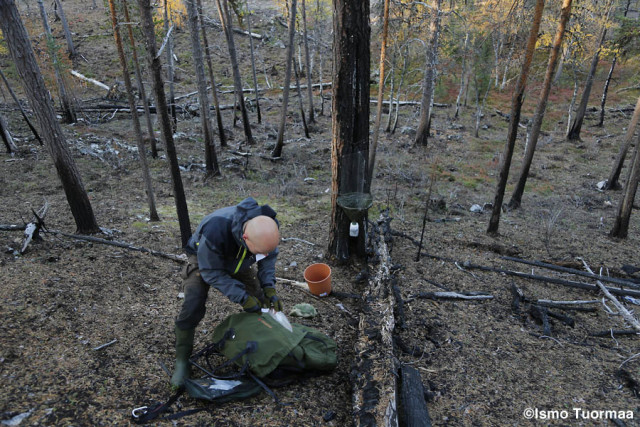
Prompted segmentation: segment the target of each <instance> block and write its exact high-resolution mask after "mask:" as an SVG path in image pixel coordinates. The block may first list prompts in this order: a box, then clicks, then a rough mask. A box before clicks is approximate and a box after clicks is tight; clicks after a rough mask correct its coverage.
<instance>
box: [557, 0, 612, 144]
mask: <svg viewBox="0 0 640 427" xmlns="http://www.w3.org/2000/svg"><path fill="white" fill-rule="evenodd" d="M612 5H613V0H610V1H609V4H608V6H607V13H606V19H605V22H604V24H603V26H602V31H601V32H600V37H599V38H598V46H597V48H596V53H595V54H594V55H593V59H592V60H591V66H590V67H589V74H588V75H587V80H586V81H585V84H584V91H583V92H582V98H581V99H580V104H579V105H578V110H577V111H576V116H575V118H574V119H573V122H572V123H571V127H570V128H569V132H567V139H568V140H570V141H575V140H579V139H580V131H581V130H582V123H583V122H584V116H585V114H586V113H587V104H588V102H589V96H590V95H591V89H592V87H593V80H594V78H595V75H596V69H597V68H598V61H599V60H600V51H601V50H602V44H603V43H604V39H605V37H606V36H607V22H608V20H609V19H608V17H609V13H611V9H612Z"/></svg>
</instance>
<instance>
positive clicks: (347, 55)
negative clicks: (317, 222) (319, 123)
mask: <svg viewBox="0 0 640 427" xmlns="http://www.w3.org/2000/svg"><path fill="white" fill-rule="evenodd" d="M333 10H334V20H333V37H334V39H333V86H332V89H333V98H332V109H331V118H332V124H333V125H332V135H333V136H332V142H331V172H332V180H331V226H330V231H329V248H328V253H329V256H330V257H334V258H337V259H338V260H339V261H346V260H348V259H349V256H350V254H355V255H356V256H358V257H364V256H365V254H366V252H365V223H366V215H365V218H363V219H361V220H360V221H358V224H359V229H360V232H359V234H358V236H357V237H356V238H350V237H349V222H350V221H349V218H348V217H347V216H346V214H345V213H344V211H343V210H342V209H341V208H339V207H338V204H337V198H338V195H339V194H345V193H353V192H364V191H365V189H367V188H368V184H367V183H366V182H365V180H366V177H367V175H368V173H367V170H366V168H367V163H368V160H369V156H368V149H369V76H370V32H371V30H370V28H369V1H368V0H334V1H333Z"/></svg>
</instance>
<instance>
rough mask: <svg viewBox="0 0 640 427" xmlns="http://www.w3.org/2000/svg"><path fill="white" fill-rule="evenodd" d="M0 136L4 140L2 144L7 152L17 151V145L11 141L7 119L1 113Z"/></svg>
mask: <svg viewBox="0 0 640 427" xmlns="http://www.w3.org/2000/svg"><path fill="white" fill-rule="evenodd" d="M0 137H2V140H3V141H4V145H5V147H6V148H7V153H8V154H11V155H13V154H14V153H15V152H16V151H18V147H16V144H15V142H13V137H12V136H11V133H10V132H9V127H8V126H7V121H6V120H5V119H4V117H3V116H1V115H0Z"/></svg>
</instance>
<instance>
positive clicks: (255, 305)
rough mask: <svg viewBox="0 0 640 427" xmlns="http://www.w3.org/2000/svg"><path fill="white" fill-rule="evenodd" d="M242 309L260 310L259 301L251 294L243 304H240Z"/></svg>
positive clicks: (249, 310)
mask: <svg viewBox="0 0 640 427" xmlns="http://www.w3.org/2000/svg"><path fill="white" fill-rule="evenodd" d="M242 309H243V310H244V311H246V312H247V313H257V312H258V311H260V301H258V298H256V297H254V296H253V295H249V297H248V298H247V300H246V301H245V302H244V304H242Z"/></svg>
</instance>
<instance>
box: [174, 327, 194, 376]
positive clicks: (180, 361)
mask: <svg viewBox="0 0 640 427" xmlns="http://www.w3.org/2000/svg"><path fill="white" fill-rule="evenodd" d="M195 333H196V330H195V329H187V330H183V329H180V328H178V327H177V326H176V368H175V370H174V371H173V376H172V377H171V386H172V387H174V388H179V387H182V386H183V385H184V380H185V379H187V378H189V358H190V357H191V351H192V350H193V337H194V335H195Z"/></svg>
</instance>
